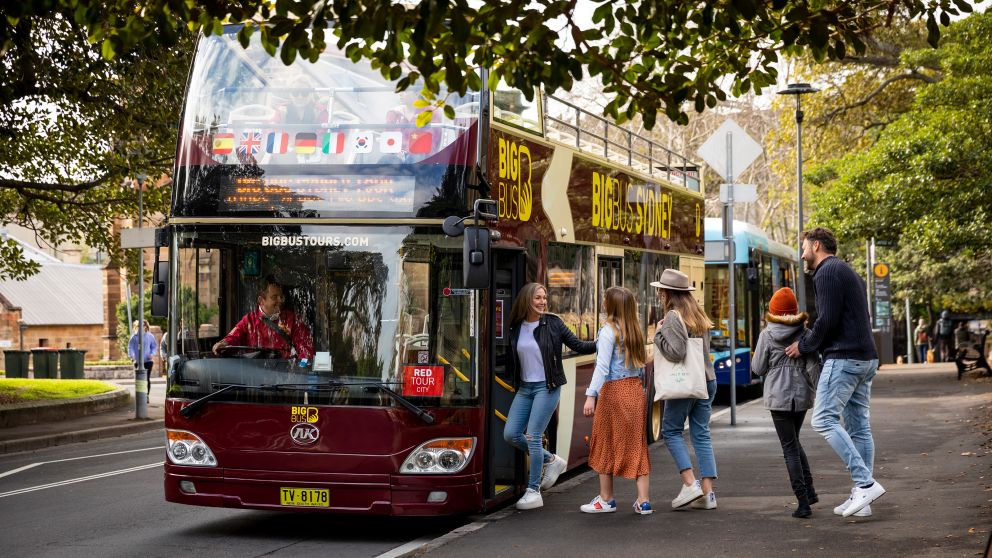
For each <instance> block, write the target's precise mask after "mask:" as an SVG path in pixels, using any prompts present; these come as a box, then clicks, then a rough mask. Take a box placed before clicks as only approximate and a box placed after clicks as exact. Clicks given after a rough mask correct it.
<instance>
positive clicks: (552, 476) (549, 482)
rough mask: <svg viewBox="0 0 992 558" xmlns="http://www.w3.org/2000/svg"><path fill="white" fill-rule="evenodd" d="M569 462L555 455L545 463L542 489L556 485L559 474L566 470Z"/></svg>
mask: <svg viewBox="0 0 992 558" xmlns="http://www.w3.org/2000/svg"><path fill="white" fill-rule="evenodd" d="M567 467H568V463H567V462H566V461H565V460H564V459H562V458H560V457H558V456H557V455H555V458H554V459H552V460H551V461H549V462H548V463H546V464H545V465H544V478H542V479H541V490H547V489H549V488H551V487H552V486H554V485H555V483H556V482H557V481H558V476H559V475H561V474H562V473H564V472H565V468H567Z"/></svg>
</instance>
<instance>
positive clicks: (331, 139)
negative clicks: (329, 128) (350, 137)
mask: <svg viewBox="0 0 992 558" xmlns="http://www.w3.org/2000/svg"><path fill="white" fill-rule="evenodd" d="M344 140H345V137H344V134H342V133H341V132H329V133H326V134H324V141H323V143H322V147H321V149H320V150H321V151H323V152H324V153H329V154H330V153H344Z"/></svg>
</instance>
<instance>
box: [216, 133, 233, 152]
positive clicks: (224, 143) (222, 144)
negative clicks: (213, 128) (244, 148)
mask: <svg viewBox="0 0 992 558" xmlns="http://www.w3.org/2000/svg"><path fill="white" fill-rule="evenodd" d="M211 151H213V154H214V155H230V154H231V152H232V151H234V134H216V135H214V141H213V146H212V149H211Z"/></svg>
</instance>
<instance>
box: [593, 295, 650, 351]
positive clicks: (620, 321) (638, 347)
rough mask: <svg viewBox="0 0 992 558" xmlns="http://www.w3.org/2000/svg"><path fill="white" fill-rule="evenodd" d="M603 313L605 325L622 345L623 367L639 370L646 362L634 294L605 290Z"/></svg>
mask: <svg viewBox="0 0 992 558" xmlns="http://www.w3.org/2000/svg"><path fill="white" fill-rule="evenodd" d="M605 299H606V300H605V301H604V303H603V311H604V312H605V313H606V323H608V324H610V327H612V328H613V333H615V334H616V335H617V336H618V337H619V338H620V339H621V342H622V343H623V349H624V362H623V364H624V366H626V367H627V368H640V367H642V366H644V363H645V362H647V360H648V356H647V351H646V350H645V349H644V332H643V331H641V324H640V322H638V320H637V301H636V300H635V299H634V293H632V292H630V290H628V289H626V288H624V287H610V288H609V289H606V295H605Z"/></svg>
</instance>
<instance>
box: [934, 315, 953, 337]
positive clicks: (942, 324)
mask: <svg viewBox="0 0 992 558" xmlns="http://www.w3.org/2000/svg"><path fill="white" fill-rule="evenodd" d="M937 328H938V329H939V331H940V335H941V337H950V336H952V335H954V324H953V323H952V322H951V320H945V319H944V318H941V319H940V320H938V321H937Z"/></svg>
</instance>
